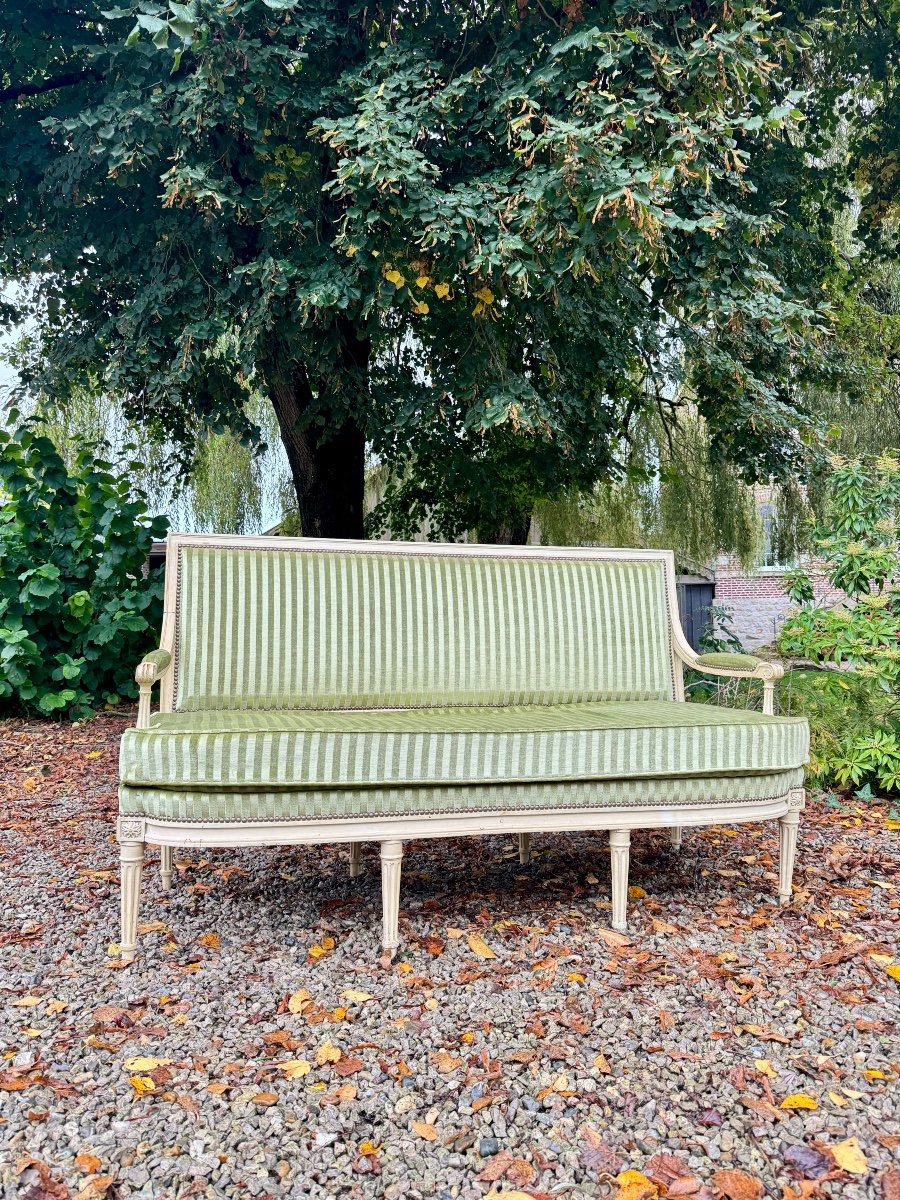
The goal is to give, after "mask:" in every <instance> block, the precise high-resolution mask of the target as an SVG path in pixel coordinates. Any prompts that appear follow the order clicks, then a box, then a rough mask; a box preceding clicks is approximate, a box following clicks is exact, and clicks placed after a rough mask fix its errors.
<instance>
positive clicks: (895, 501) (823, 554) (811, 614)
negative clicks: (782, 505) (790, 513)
mask: <svg viewBox="0 0 900 1200" xmlns="http://www.w3.org/2000/svg"><path fill="white" fill-rule="evenodd" d="M898 514H900V462H898V460H897V459H896V458H894V457H893V456H891V455H881V456H880V457H879V458H877V459H875V460H873V461H871V462H868V463H866V462H862V461H859V460H846V459H835V460H834V463H833V469H832V472H831V475H830V477H829V479H828V493H827V500H826V506H825V515H824V519H823V521H822V523H821V524H820V526H819V527H818V528H817V529H816V530H815V531H814V544H815V546H816V551H817V557H818V559H819V561H820V563H821V566H822V569H824V571H825V573H826V575H827V577H828V579H829V582H830V583H831V585H832V587H834V588H840V589H842V590H843V591H844V592H845V594H846V596H847V600H846V601H845V602H842V603H840V604H838V605H835V606H832V607H824V606H822V605H819V604H817V603H816V601H815V596H814V589H813V584H812V580H811V578H810V575H809V572H808V571H805V570H795V571H792V572H790V573H789V574H788V575H787V577H786V580H785V586H786V590H787V593H788V595H789V596H790V598H791V599H792V600H793V601H794V602H795V603H797V604H799V605H800V608H799V609H798V610H797V611H796V612H794V613H793V614H792V615H791V616H790V617H789V618H788V619H787V621H785V623H784V625H783V626H782V628H781V632H780V635H779V638H778V645H779V649H780V651H781V652H782V654H784V655H786V656H790V657H794V658H806V659H809V660H811V661H812V662H815V663H821V664H822V665H823V666H824V667H826V668H830V673H828V672H822V673H816V672H811V673H810V675H811V676H812V677H815V676H816V675H817V674H821V675H822V676H823V677H822V678H817V679H815V682H810V681H808V680H802V681H801V682H800V686H799V689H798V692H797V701H796V703H797V704H798V705H799V708H797V709H796V711H799V712H803V713H804V714H805V715H807V716H808V717H809V718H810V723H811V725H812V731H813V752H814V756H815V761H814V763H813V766H812V770H813V773H814V775H816V776H817V777H818V779H819V781H820V782H823V783H828V784H832V785H833V784H837V785H839V786H847V785H853V786H855V787H859V786H865V785H869V786H871V787H877V788H880V789H881V790H883V791H900V541H898V536H897V530H898ZM848 668H850V670H848ZM792 703H793V702H792ZM804 705H805V706H806V707H804Z"/></svg>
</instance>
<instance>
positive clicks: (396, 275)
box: [384, 268, 406, 288]
mask: <svg viewBox="0 0 900 1200" xmlns="http://www.w3.org/2000/svg"><path fill="white" fill-rule="evenodd" d="M384 277H385V279H386V280H387V281H388V283H392V284H393V285H394V287H398V288H399V287H403V285H404V283H405V282H406V280H405V279H404V278H403V276H402V275H401V274H400V272H399V271H397V270H396V269H393V268H392V269H391V270H390V271H385V273H384Z"/></svg>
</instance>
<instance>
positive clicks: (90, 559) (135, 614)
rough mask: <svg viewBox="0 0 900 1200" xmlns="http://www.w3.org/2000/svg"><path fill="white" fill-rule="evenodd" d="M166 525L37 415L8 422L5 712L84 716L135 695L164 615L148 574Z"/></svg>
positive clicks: (1, 584)
mask: <svg viewBox="0 0 900 1200" xmlns="http://www.w3.org/2000/svg"><path fill="white" fill-rule="evenodd" d="M16 417H17V414H13V419H14V420H15V419H16ZM165 531H166V524H165V521H164V520H162V519H161V518H154V519H153V520H150V519H149V518H148V514H147V508H146V503H145V501H144V498H143V496H141V495H137V496H133V495H132V494H131V491H130V489H129V484H128V482H127V479H126V477H125V476H124V475H123V474H121V473H119V472H117V471H116V469H115V468H114V467H113V466H112V464H110V463H109V462H106V461H105V460H103V459H101V458H96V457H95V456H94V449H93V448H92V449H83V450H82V451H80V452H79V453H78V454H77V455H76V457H75V460H74V463H73V465H72V467H71V468H68V467H67V466H66V464H65V463H64V462H63V460H62V458H61V457H60V455H59V454H58V453H57V451H56V448H55V447H54V445H53V443H52V442H51V441H50V439H49V438H47V437H45V436H42V435H41V434H39V433H36V432H35V430H34V429H33V427H32V423H29V422H25V423H23V424H20V425H19V426H18V428H16V429H15V430H14V431H13V432H5V431H2V430H0V711H2V710H6V711H10V710H12V709H15V708H20V709H24V710H26V711H31V712H38V713H41V714H45V715H46V714H58V715H66V716H73V717H77V716H83V715H85V714H87V713H89V712H90V711H91V710H92V709H93V708H94V707H96V706H97V705H100V704H116V703H118V702H119V700H120V699H121V698H123V697H130V696H134V695H135V694H136V689H135V685H134V682H133V672H134V667H135V665H136V663H137V662H138V661H139V660H140V658H141V656H142V654H143V653H144V651H145V650H147V649H149V648H150V647H151V646H152V645H153V642H154V639H155V637H156V635H157V631H158V629H159V625H160V621H161V617H162V580H161V578H159V577H158V576H157V577H156V578H150V579H144V578H142V572H143V569H144V565H145V563H146V559H147V555H148V553H149V551H150V544H151V542H152V541H153V539H154V538H160V537H163V536H164V535H165Z"/></svg>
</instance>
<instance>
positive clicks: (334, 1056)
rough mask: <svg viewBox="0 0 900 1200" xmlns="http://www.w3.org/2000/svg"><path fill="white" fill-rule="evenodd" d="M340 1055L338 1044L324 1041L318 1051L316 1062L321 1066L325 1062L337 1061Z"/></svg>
mask: <svg viewBox="0 0 900 1200" xmlns="http://www.w3.org/2000/svg"><path fill="white" fill-rule="evenodd" d="M340 1057H341V1051H340V1050H339V1049H338V1048H337V1046H332V1044H331V1042H323V1043H322V1045H321V1046H320V1047H319V1049H318V1050H317V1051H316V1062H317V1063H318V1064H319V1066H320V1067H321V1066H324V1065H325V1063H335V1062H337V1060H338V1059H339V1058H340Z"/></svg>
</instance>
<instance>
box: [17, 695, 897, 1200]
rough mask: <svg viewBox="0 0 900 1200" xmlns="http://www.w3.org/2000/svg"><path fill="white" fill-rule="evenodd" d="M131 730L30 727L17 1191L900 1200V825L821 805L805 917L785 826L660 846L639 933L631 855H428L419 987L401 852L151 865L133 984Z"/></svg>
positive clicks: (496, 851)
mask: <svg viewBox="0 0 900 1200" xmlns="http://www.w3.org/2000/svg"><path fill="white" fill-rule="evenodd" d="M125 723H126V722H125V721H124V720H123V719H122V718H120V717H103V718H99V719H98V720H96V721H94V722H91V723H87V724H83V725H81V726H78V727H76V728H75V729H72V728H71V727H64V726H59V725H53V724H50V723H39V722H31V723H28V722H17V721H8V722H6V723H5V724H4V725H3V726H2V735H0V779H2V780H3V781H4V782H3V783H0V867H2V870H0V889H2V925H0V1192H2V1195H3V1196H5V1197H16V1198H17V1200H43V1198H44V1197H50V1198H52V1200H63V1198H64V1197H67V1196H71V1197H79V1198H80V1200H90V1198H91V1197H96V1196H106V1197H109V1198H117V1197H122V1198H124V1197H128V1198H133V1200H144V1198H150V1197H153V1198H154V1200H174V1198H176V1197H187V1196H198V1197H238V1196H240V1197H244V1196H254V1197H282V1196H290V1197H311V1198H317V1197H325V1196H329V1197H331V1196H348V1197H385V1198H387V1200H394V1198H400V1197H403V1198H404V1200H406V1198H412V1200H417V1198H419V1197H438V1198H440V1200H447V1198H448V1197H451V1198H454V1200H455V1198H457V1197H459V1198H461V1200H475V1198H476V1197H481V1196H483V1195H486V1194H487V1193H489V1192H494V1193H497V1192H501V1193H504V1192H505V1193H509V1192H513V1193H514V1194H517V1195H518V1196H519V1197H522V1196H523V1195H524V1196H532V1197H536V1198H538V1200H541V1198H543V1197H548V1196H567V1197H580V1196H619V1197H621V1198H622V1200H654V1197H656V1196H657V1195H663V1194H665V1193H666V1189H667V1187H668V1194H669V1195H692V1196H694V1197H696V1198H697V1200H713V1198H714V1197H726V1198H729V1200H758V1198H759V1197H762V1196H768V1197H774V1198H776V1200H782V1198H783V1200H800V1198H801V1197H804V1196H810V1195H815V1194H822V1195H825V1196H831V1197H838V1196H840V1197H847V1198H849V1200H857V1198H860V1200H861V1198H862V1197H885V1198H886V1200H897V1197H898V1195H900V1111H898V1108H900V1106H898V1102H897V1081H898V1076H900V1047H898V1042H897V1038H896V1033H897V1020H898V1007H900V982H898V980H897V979H896V977H895V976H896V975H898V974H900V970H898V971H896V972H895V975H892V974H891V973H890V971H889V969H888V968H889V967H890V966H891V965H892V963H891V959H890V955H891V954H892V952H894V951H895V949H896V941H897V937H896V934H897V928H898V922H897V910H898V908H900V886H898V872H897V864H898V853H897V839H898V833H897V828H898V827H900V825H898V822H897V821H896V820H895V819H892V818H891V817H890V814H889V812H888V811H887V810H886V809H885V808H884V807H883V806H882V807H880V808H879V807H877V806H872V805H868V806H863V805H862V804H861V803H859V802H856V801H853V802H851V804H850V806H849V807H846V806H845V807H835V806H834V802H833V801H832V804H831V805H829V804H827V803H826V802H825V801H824V800H822V799H820V800H818V801H816V802H814V803H813V805H812V806H811V807H810V808H808V809H807V814H806V817H805V819H804V823H803V825H802V826H801V845H800V859H799V864H798V871H797V876H796V881H797V883H798V885H799V887H798V897H797V900H796V902H795V904H794V905H793V906H791V907H789V908H788V909H786V910H778V909H777V908H776V907H775V906H774V905H773V900H772V896H773V891H774V873H773V872H774V855H775V851H776V836H775V834H776V830H775V827H773V826H769V827H764V826H743V827H740V828H739V829H718V830H715V829H711V830H704V831H695V832H691V833H688V834H686V836H685V842H684V848H683V850H682V851H681V853H680V854H675V853H673V852H672V851H670V849H669V848H668V844H667V842H666V841H665V839H664V838H663V837H662V836H661V835H659V834H654V833H646V834H642V835H641V834H639V835H636V836H635V837H634V839H633V854H632V874H631V882H632V884H633V889H632V890H633V899H632V902H631V908H630V930H631V934H630V940H627V941H623V939H621V938H619V937H618V936H617V935H615V934H612V933H611V932H610V930H609V925H608V922H609V904H608V895H609V863H608V854H607V851H606V845H605V837H603V836H601V835H597V836H591V835H578V836H570V837H561V836H555V837H540V838H536V839H535V860H534V862H533V863H532V864H531V865H530V866H528V867H524V868H523V867H520V866H519V863H518V859H517V856H516V853H515V847H514V845H513V843H512V841H511V840H509V839H504V838H485V839H481V840H471V841H467V842H465V843H461V842H432V843H415V844H413V845H411V846H410V847H409V848H408V854H407V857H406V859H405V862H404V866H405V872H404V882H403V892H402V897H401V928H402V932H403V935H404V937H405V943H404V949H403V951H402V952H401V954H400V955H399V957H398V958H397V960H395V962H394V963H393V964H391V965H389V966H385V965H382V964H379V961H378V954H379V951H378V932H379V916H380V905H379V889H378V884H379V871H378V861H377V857H376V847H374V846H372V847H366V850H365V854H364V868H365V870H364V875H363V877H362V878H361V879H359V880H356V881H351V880H350V879H349V878H348V876H347V864H346V851H341V850H337V849H330V848H326V849H314V848H310V849H305V848H299V849H284V850H279V849H267V850H257V851H228V852H225V851H216V852H208V853H206V854H200V853H197V852H192V853H191V854H190V855H189V856H188V855H184V856H179V855H177V854H176V862H177V871H176V879H175V883H174V886H173V890H172V892H171V894H170V895H169V896H168V897H164V896H163V894H162V893H161V892H160V889H159V884H158V871H157V863H156V857H157V855H156V853H155V851H151V852H150V856H149V862H148V871H147V874H146V876H145V883H144V891H143V904H142V911H141V920H142V922H144V923H145V924H144V926H143V928H144V930H145V932H144V933H143V935H142V937H141V953H140V956H139V958H138V960H137V962H136V963H135V964H134V965H133V966H131V967H127V968H123V967H122V966H121V964H120V962H119V960H118V959H116V957H115V947H114V946H113V947H112V948H111V950H110V943H112V942H114V941H115V939H116V937H117V936H118V931H117V905H118V899H117V884H116V873H117V856H116V848H115V843H114V838H113V825H112V819H113V816H114V812H115V771H116V752H117V740H118V736H119V734H120V732H121V730H122V728H124V726H125ZM892 825H893V828H891V826H892ZM485 954H488V955H490V956H491V957H485ZM287 1063H290V1064H295V1065H292V1066H285V1065H284V1064H287ZM798 1095H799V1096H800V1097H801V1098H800V1099H797V1098H796V1097H797V1096H798ZM792 1096H793V1097H794V1100H793V1101H791V1103H793V1104H803V1103H806V1104H807V1105H808V1107H806V1108H796V1109H782V1108H781V1107H780V1106H781V1104H782V1102H783V1101H784V1100H785V1099H787V1098H789V1097H792ZM802 1097H808V1100H805V1101H804V1100H803V1099H802ZM854 1138H855V1139H857V1141H858V1153H857V1146H856V1144H855V1143H854V1142H852V1141H851V1142H849V1144H846V1143H847V1139H854ZM835 1147H838V1148H837V1149H836V1150H835V1149H834V1148H835ZM841 1164H843V1168H848V1169H842V1165H841ZM627 1171H633V1172H641V1173H642V1174H641V1175H639V1176H628V1175H627V1174H623V1172H627ZM616 1176H618V1182H616V1178H615V1177H616ZM648 1180H649V1182H648ZM641 1181H642V1182H641ZM803 1181H805V1182H803ZM629 1189H630V1190H629ZM816 1189H821V1192H820V1193H817V1190H816Z"/></svg>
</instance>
